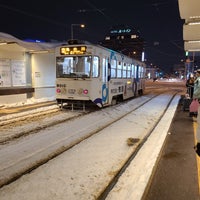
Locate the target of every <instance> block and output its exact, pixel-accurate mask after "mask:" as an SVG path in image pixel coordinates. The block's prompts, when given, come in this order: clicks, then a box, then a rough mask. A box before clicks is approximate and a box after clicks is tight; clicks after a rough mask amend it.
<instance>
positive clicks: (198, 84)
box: [193, 69, 200, 156]
mask: <svg viewBox="0 0 200 200" xmlns="http://www.w3.org/2000/svg"><path fill="white" fill-rule="evenodd" d="M193 99H198V100H199V101H200V69H198V70H197V71H196V79H195V81H194V92H193ZM196 140H197V142H196V145H195V150H196V152H197V154H198V155H199V156H200V106H199V108H198V113H197V129H196Z"/></svg>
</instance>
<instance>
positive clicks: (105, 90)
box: [55, 40, 146, 108]
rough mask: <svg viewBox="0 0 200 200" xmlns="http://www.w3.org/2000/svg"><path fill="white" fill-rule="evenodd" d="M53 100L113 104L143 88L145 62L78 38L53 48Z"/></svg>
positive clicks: (60, 104)
mask: <svg viewBox="0 0 200 200" xmlns="http://www.w3.org/2000/svg"><path fill="white" fill-rule="evenodd" d="M55 54H56V101H57V103H58V105H59V106H60V107H61V108H63V106H64V105H69V106H72V107H74V106H75V105H77V104H79V105H80V104H81V105H82V106H83V107H84V106H85V105H87V104H90V105H91V104H93V105H96V106H98V107H100V108H102V107H105V106H109V105H114V104H116V103H118V102H121V101H123V100H126V99H128V98H131V97H135V96H137V95H142V94H143V92H144V89H145V71H146V65H145V63H143V62H141V61H139V60H135V59H133V58H131V57H128V56H126V55H123V54H122V53H119V52H116V51H113V50H111V49H108V48H105V47H103V46H100V45H95V44H90V43H88V42H79V41H77V40H73V41H68V44H66V45H62V46H59V47H57V48H56V51H55Z"/></svg>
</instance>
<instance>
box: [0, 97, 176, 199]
mask: <svg viewBox="0 0 200 200" xmlns="http://www.w3.org/2000/svg"><path fill="white" fill-rule="evenodd" d="M172 96H173V94H162V95H160V96H157V97H155V98H153V99H151V100H150V97H147V96H146V97H145V96H143V97H140V98H137V99H133V100H132V101H130V102H128V103H125V104H121V105H117V106H115V109H113V107H110V108H107V109H102V110H100V111H98V112H94V113H90V114H88V115H85V116H80V117H77V118H76V119H74V120H71V121H69V122H66V123H62V124H58V125H55V126H52V127H49V128H47V129H44V130H42V131H40V132H38V133H37V134H34V135H28V136H27V137H24V138H23V139H20V140H19V141H14V142H11V143H9V144H6V145H1V147H0V162H1V165H0V184H1V186H3V185H4V186H3V187H2V188H1V189H0V199H1V200H3V199H6V200H8V199H9V200H11V199H15V200H16V199H20V200H22V199H26V200H27V199H29V200H32V199H48V200H49V199H54V200H57V199H58V200H61V199H65V200H66V199H69V200H71V199H73V200H76V199H77V200H80V199H84V200H85V199H87V200H88V199H97V198H98V197H99V195H100V194H101V193H102V191H103V190H104V189H105V188H106V186H107V185H108V183H109V182H110V181H111V180H112V178H113V177H114V176H115V174H116V173H117V172H118V171H119V170H120V169H121V166H122V165H123V164H124V163H125V162H126V160H127V159H128V158H129V156H130V155H131V154H132V153H133V152H134V151H135V150H136V148H137V146H138V145H139V144H140V143H141V141H142V139H143V138H144V137H145V136H146V135H147V134H148V133H149V132H150V131H152V129H153V128H154V127H155V124H156V123H157V121H158V120H159V118H160V117H161V116H162V114H163V112H164V110H165V109H166V107H167V105H168V103H169V102H170V101H171V99H172ZM179 98H180V96H179V95H178V96H176V97H175V98H174V99H173V101H172V102H171V105H170V107H169V109H168V110H167V112H166V113H165V115H164V116H163V118H162V120H161V122H160V123H159V124H160V125H158V129H157V128H155V129H154V132H153V133H152V134H151V136H150V137H149V138H148V140H147V141H146V142H145V144H144V145H143V146H144V148H142V149H141V150H140V151H139V152H138V154H137V155H136V157H135V159H134V160H133V161H132V162H131V165H130V169H131V171H130V169H128V172H126V173H125V176H124V178H121V179H120V180H122V181H121V182H120V180H119V182H118V184H117V185H116V187H114V188H113V190H112V192H111V193H110V194H109V195H108V196H107V198H108V199H119V198H118V197H119V196H118V195H119V194H120V195H121V196H123V197H122V198H121V196H120V200H121V199H140V197H141V195H142V192H143V191H144V189H145V184H146V183H147V182H148V178H149V176H150V174H151V170H152V168H153V165H154V163H155V160H156V158H157V156H158V153H159V150H160V148H161V146H162V143H163V141H164V138H165V136H166V134H167V131H168V128H169V126H170V123H171V120H172V117H173V115H174V112H175V110H176V106H177V103H178V100H179ZM145 102H147V103H145ZM144 103H145V104H144ZM143 104H144V105H143ZM138 105H142V106H141V107H138ZM137 107H138V108H137ZM135 108H137V109H136V110H134V109H135ZM127 113H128V114H127ZM126 114H127V115H126ZM122 116H124V117H122ZM119 118H121V119H120V120H118V119H119ZM114 121H115V123H114V124H111V123H112V122H114ZM108 124H111V125H110V126H108ZM102 128H104V129H103V130H101V131H99V130H100V129H102ZM94 133H96V134H94ZM92 134H94V135H93V136H91V137H89V136H90V135H92ZM87 137H89V138H88V139H87V140H84V141H82V142H81V143H79V142H80V140H81V139H82V138H87ZM128 138H134V139H138V140H136V141H138V142H136V143H135V144H133V145H132V146H128V145H127V139H128ZM78 143H79V144H78ZM148 143H150V144H149V145H148ZM74 144H77V145H75V146H73V145H74ZM147 145H148V147H146V148H145V146H147ZM72 146H73V147H72ZM70 147H72V148H70ZM66 149H68V150H67V151H64V150H66ZM63 151H64V152H63ZM58 152H63V153H62V154H60V155H59V156H57V157H55V158H54V159H52V160H50V161H49V162H47V163H45V164H44V165H42V166H40V167H38V168H37V169H35V170H33V171H32V172H31V173H30V174H26V175H24V176H22V177H21V178H19V179H17V180H16V181H15V182H12V183H10V184H8V185H5V184H6V183H8V182H9V180H11V179H14V178H15V177H18V175H19V174H21V173H23V172H25V171H27V170H28V169H29V170H30V169H33V168H34V167H35V166H37V165H38V164H37V163H41V162H42V163H44V162H45V161H46V160H47V158H48V157H51V158H52V157H54V156H55V155H57V154H58ZM141 152H143V153H141ZM147 160H148V162H147ZM131 166H132V167H131ZM138 167H139V168H138ZM132 168H133V171H132ZM122 177H123V176H122ZM130 177H131V179H130ZM122 188H123V189H122ZM133 195H136V196H133Z"/></svg>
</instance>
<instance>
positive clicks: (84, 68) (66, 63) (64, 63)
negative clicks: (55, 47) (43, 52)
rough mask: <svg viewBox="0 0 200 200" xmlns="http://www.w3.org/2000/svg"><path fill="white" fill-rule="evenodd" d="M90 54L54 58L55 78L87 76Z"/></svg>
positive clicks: (89, 69) (89, 70)
mask: <svg viewBox="0 0 200 200" xmlns="http://www.w3.org/2000/svg"><path fill="white" fill-rule="evenodd" d="M91 66H92V56H72V57H57V58H56V76H57V78H70V77H71V78H74V77H76V78H89V77H90V76H91Z"/></svg>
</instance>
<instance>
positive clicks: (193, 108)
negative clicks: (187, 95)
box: [190, 99, 199, 113]
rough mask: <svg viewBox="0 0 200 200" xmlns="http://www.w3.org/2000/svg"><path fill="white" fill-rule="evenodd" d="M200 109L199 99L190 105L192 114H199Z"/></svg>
mask: <svg viewBox="0 0 200 200" xmlns="http://www.w3.org/2000/svg"><path fill="white" fill-rule="evenodd" d="M198 108H199V101H198V99H193V100H192V102H191V104H190V112H192V113H197V112H198Z"/></svg>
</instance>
